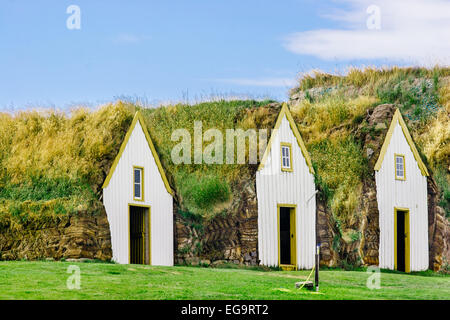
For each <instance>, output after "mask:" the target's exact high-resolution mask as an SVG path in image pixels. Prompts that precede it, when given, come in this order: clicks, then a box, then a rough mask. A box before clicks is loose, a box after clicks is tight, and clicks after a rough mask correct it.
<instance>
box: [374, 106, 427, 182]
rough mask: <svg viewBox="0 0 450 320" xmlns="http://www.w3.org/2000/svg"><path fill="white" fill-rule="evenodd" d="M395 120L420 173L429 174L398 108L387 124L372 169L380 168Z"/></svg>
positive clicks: (377, 169)
mask: <svg viewBox="0 0 450 320" xmlns="http://www.w3.org/2000/svg"><path fill="white" fill-rule="evenodd" d="M397 122H398V123H399V124H400V127H401V128H402V131H403V135H404V136H405V138H406V141H407V142H408V145H409V147H410V148H411V151H412V153H413V155H414V159H416V162H417V165H418V166H419V169H420V171H421V172H422V175H423V176H425V177H427V176H428V175H429V173H428V170H427V167H426V166H425V164H424V163H423V161H422V159H421V158H420V155H419V152H418V151H417V149H416V146H415V144H414V141H413V140H412V138H411V135H410V134H409V130H408V127H407V126H406V123H405V121H404V120H403V117H402V114H401V113H400V110H399V109H397V110H395V114H394V117H393V118H392V121H391V125H390V126H389V130H388V132H387V134H386V138H385V139H384V142H383V146H382V147H381V151H380V156H379V157H378V160H377V163H376V164H375V168H374V170H375V171H379V170H380V169H381V164H382V163H383V159H384V156H385V155H386V151H387V149H388V147H389V143H390V142H391V138H392V135H393V134H394V129H395V126H396V125H397Z"/></svg>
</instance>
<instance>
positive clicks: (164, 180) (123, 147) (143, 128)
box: [102, 111, 173, 196]
mask: <svg viewBox="0 0 450 320" xmlns="http://www.w3.org/2000/svg"><path fill="white" fill-rule="evenodd" d="M138 121H139V123H140V125H141V128H142V130H143V131H144V135H145V138H146V140H147V143H148V146H149V147H150V150H151V152H152V155H153V158H154V159H155V163H156V166H157V167H158V171H159V173H160V175H161V178H162V180H163V182H164V186H165V187H166V190H167V192H168V193H170V194H171V195H172V196H173V191H172V189H171V188H170V185H169V181H168V180H167V177H166V174H165V173H164V169H163V167H162V165H161V161H160V159H159V156H158V153H157V152H156V149H155V146H154V145H153V142H152V138H151V137H150V135H149V133H148V131H147V127H146V125H145V122H144V118H142V115H141V113H140V112H139V111H137V112H136V114H135V116H134V119H133V122H132V123H131V126H130V128H129V129H128V131H127V134H126V135H125V139H124V140H123V142H122V145H121V146H120V149H119V153H118V154H117V156H116V158H115V159H114V162H113V164H112V166H111V169H110V170H109V173H108V176H107V177H106V179H105V182H104V183H103V186H102V188H103V189H104V188H106V187H107V186H108V184H109V181H110V180H111V178H112V175H113V173H114V171H115V170H116V167H117V165H118V163H119V160H120V158H121V157H122V154H123V152H124V150H125V147H126V146H127V143H128V140H129V139H130V137H131V133H132V132H133V130H134V128H135V127H136V124H137V122H138Z"/></svg>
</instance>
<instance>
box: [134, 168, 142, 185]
mask: <svg viewBox="0 0 450 320" xmlns="http://www.w3.org/2000/svg"><path fill="white" fill-rule="evenodd" d="M134 182H135V183H141V169H134Z"/></svg>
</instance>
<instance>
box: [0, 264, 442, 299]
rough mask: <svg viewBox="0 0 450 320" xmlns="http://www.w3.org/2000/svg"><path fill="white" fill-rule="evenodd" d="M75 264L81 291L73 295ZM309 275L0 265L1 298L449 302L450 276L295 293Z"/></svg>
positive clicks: (355, 281)
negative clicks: (69, 281) (70, 269)
mask: <svg viewBox="0 0 450 320" xmlns="http://www.w3.org/2000/svg"><path fill="white" fill-rule="evenodd" d="M70 265H76V266H78V267H79V268H80V272H81V288H80V289H79V290H76V289H74V290H69V289H68V288H67V285H66V281H67V279H68V278H69V277H70V276H71V275H70V274H69V273H67V269H68V267H69V266H70ZM308 274H309V271H297V272H284V271H259V270H248V269H219V268H215V269H213V268H199V267H198V268H197V267H151V266H141V265H118V264H107V263H71V262H25V261H24V262H22V261H18V262H5V261H3V262H0V299H450V277H449V276H442V275H436V274H432V273H431V272H430V273H422V274H400V273H393V272H382V273H381V289H379V290H370V289H368V288H367V287H366V282H367V279H368V277H369V276H370V275H369V274H368V273H366V272H364V271H342V270H324V271H321V272H320V277H321V279H320V280H321V282H320V293H313V292H310V291H308V290H306V289H302V290H297V289H295V282H297V281H301V280H304V279H305V278H306V277H307V275H308Z"/></svg>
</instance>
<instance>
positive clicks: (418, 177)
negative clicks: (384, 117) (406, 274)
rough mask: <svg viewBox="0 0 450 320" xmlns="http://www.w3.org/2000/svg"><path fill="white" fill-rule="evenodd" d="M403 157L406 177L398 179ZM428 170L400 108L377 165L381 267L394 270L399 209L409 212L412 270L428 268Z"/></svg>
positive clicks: (408, 242) (408, 243) (408, 244)
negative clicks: (400, 161) (398, 166)
mask: <svg viewBox="0 0 450 320" xmlns="http://www.w3.org/2000/svg"><path fill="white" fill-rule="evenodd" d="M396 155H397V156H404V173H405V175H404V179H398V178H396V171H395V168H396V164H395V157H396ZM427 176H428V171H427V169H426V166H425V164H424V163H423V162H422V160H421V159H420V155H419V153H418V152H417V149H416V147H415V146H414V142H413V141H412V139H411V136H410V134H409V132H408V129H407V127H406V124H405V122H404V120H403V119H402V116H401V114H400V111H399V110H397V111H396V112H395V114H394V117H393V119H392V123H391V125H390V128H389V131H388V133H387V135H386V138H385V141H384V144H383V147H382V149H381V152H380V156H379V159H378V161H377V163H376V165H375V181H376V189H377V202H378V210H379V215H380V216H379V226H380V246H379V266H380V267H381V268H386V269H395V267H396V266H395V261H396V240H395V239H396V236H395V235H396V230H395V223H396V218H395V216H396V210H400V211H401V210H405V211H408V212H409V234H408V238H409V241H408V240H406V241H407V244H406V247H409V267H410V268H409V270H408V267H406V271H420V270H426V269H428V207H427V200H428V199H427ZM407 259H408V258H407Z"/></svg>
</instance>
